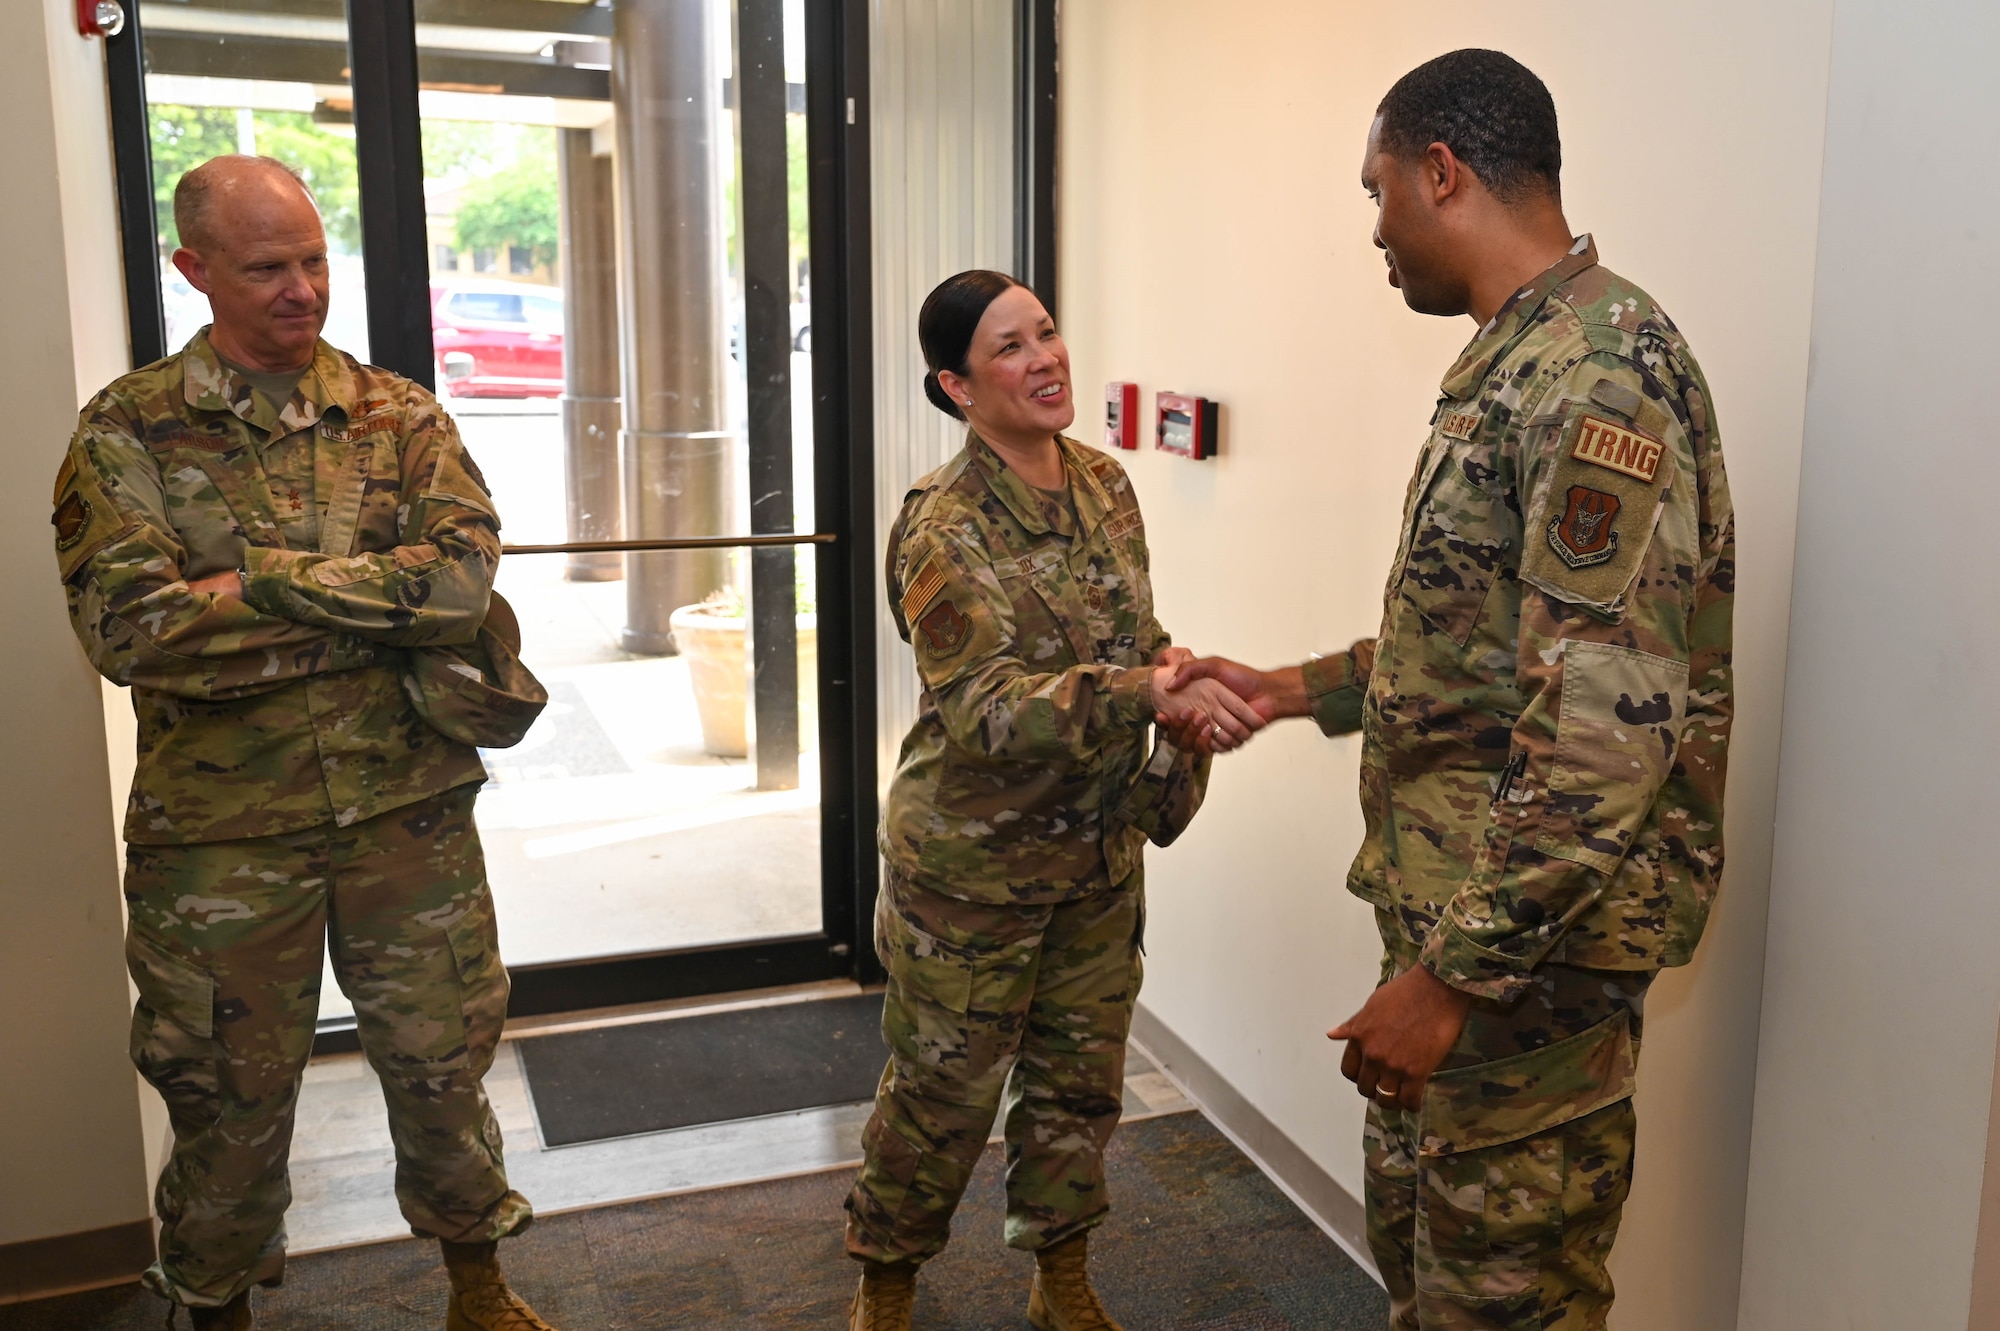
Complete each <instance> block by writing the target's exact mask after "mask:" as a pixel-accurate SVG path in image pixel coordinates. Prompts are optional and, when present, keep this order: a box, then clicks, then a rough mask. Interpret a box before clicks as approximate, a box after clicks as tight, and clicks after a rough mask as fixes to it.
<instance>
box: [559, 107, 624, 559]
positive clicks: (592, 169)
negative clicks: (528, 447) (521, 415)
mask: <svg viewBox="0 0 2000 1331" xmlns="http://www.w3.org/2000/svg"><path fill="white" fill-rule="evenodd" d="M591 138H592V133H591V131H590V130H587V129H565V130H561V131H558V133H557V136H556V167H557V174H558V178H559V179H560V181H561V194H562V285H563V395H562V421H563V476H564V480H565V482H566V483H567V487H568V507H569V539H570V540H572V541H616V540H620V539H622V538H623V536H624V534H625V522H624V513H623V511H622V508H621V505H622V504H623V502H624V501H623V499H622V497H621V495H620V493H619V491H620V486H619V483H618V482H619V476H618V424H619V422H618V411H619V408H618V387H619V385H618V373H619V371H618V225H617V216H616V213H615V211H614V210H615V209H616V208H617V206H618V200H617V191H616V189H614V188H613V183H612V178H611V173H612V166H611V158H610V157H609V156H603V157H600V156H597V155H595V154H593V153H592V152H591ZM563 575H564V576H565V577H567V578H568V579H569V580H570V581H571V582H611V581H614V580H615V579H618V578H622V577H624V576H625V558H624V556H623V555H616V554H573V555H571V556H569V562H568V564H567V565H566V567H565V568H564V570H563Z"/></svg>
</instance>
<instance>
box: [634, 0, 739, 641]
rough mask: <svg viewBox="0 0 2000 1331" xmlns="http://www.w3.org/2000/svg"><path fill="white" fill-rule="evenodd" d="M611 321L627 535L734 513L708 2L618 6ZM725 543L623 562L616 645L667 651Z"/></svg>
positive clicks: (697, 529) (717, 523) (688, 529)
mask: <svg viewBox="0 0 2000 1331" xmlns="http://www.w3.org/2000/svg"><path fill="white" fill-rule="evenodd" d="M612 24H613V31H614V40H613V43H612V56H611V100H612V104H613V106H614V108H615V110H616V113H617V121H618V170H619V179H618V209H619V223H620V227H619V257H620V259H621V262H620V264H619V274H618V276H619V297H620V298H619V324H620V328H621V331H622V332H623V338H622V339H621V347H620V352H621V360H622V362H623V373H622V381H623V386H624V400H625V401H624V421H625V428H624V429H623V430H622V431H621V432H620V434H619V449H620V452H621V454H622V456H623V464H624V466H623V469H624V477H625V533H626V535H627V536H630V537H632V538H634V539H648V538H654V537H676V536H706V535H712V534H717V533H720V532H722V531H723V530H724V524H725V523H727V522H728V520H729V512H730V497H731V489H732V485H733V480H734V472H735V468H734V457H733V454H734V445H735V437H734V435H733V434H732V433H731V431H730V429H729V420H728V413H729V407H728V398H727V394H726V384H725V379H724V368H725V366H724V362H725V358H726V357H727V355H728V353H727V351H726V350H725V338H726V333H725V330H724V326H723V325H724V306H723V273H722V201H721V198H720V188H719V180H718V171H717V152H718V148H719V144H718V141H717V140H718V134H717V130H718V127H719V121H720V119H721V107H720V102H721V92H722V80H721V75H720V72H719V71H718V69H717V65H716V49H715V48H716V31H715V11H714V8H713V6H712V4H711V3H710V0H616V3H615V4H614V6H613V9H612ZM728 576H729V574H728V559H727V556H726V555H724V554H722V553H720V552H716V553H701V552H691V553H679V554H633V555H628V556H627V557H626V562H625V588H626V591H625V632H624V634H623V637H622V643H623V646H624V648H625V650H626V651H629V652H636V653H641V654H646V655H665V654H668V653H671V652H673V651H674V645H673V639H672V637H671V636H670V635H669V633H668V616H669V615H671V614H672V613H673V611H674V610H675V609H676V608H677V607H679V606H683V605H689V604H692V603H694V602H696V601H699V600H701V599H702V598H703V597H704V596H706V595H707V594H708V593H709V592H711V591H714V590H716V589H717V588H719V587H722V586H723V585H725V584H726V583H727V581H728Z"/></svg>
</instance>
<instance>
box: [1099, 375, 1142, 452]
mask: <svg viewBox="0 0 2000 1331" xmlns="http://www.w3.org/2000/svg"><path fill="white" fill-rule="evenodd" d="M1104 446H1105V447H1106V448H1137V447H1138V446H1139V385H1137V384H1106V385H1104Z"/></svg>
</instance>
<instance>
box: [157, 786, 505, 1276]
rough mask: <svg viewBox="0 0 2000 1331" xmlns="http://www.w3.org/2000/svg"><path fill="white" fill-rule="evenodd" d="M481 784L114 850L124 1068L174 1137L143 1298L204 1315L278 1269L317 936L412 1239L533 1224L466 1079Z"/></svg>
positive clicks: (478, 1023)
mask: <svg viewBox="0 0 2000 1331" xmlns="http://www.w3.org/2000/svg"><path fill="white" fill-rule="evenodd" d="M477 789H478V788H477V787H476V786H461V787H459V788H457V789H455V790H450V791H447V792H445V793H444V794H442V795H435V796H432V797H430V798H427V799H424V800H420V801H418V802H416V803H414V804H408V805H404V806H403V807H401V808H398V809H393V810H391V811H389V812H388V813H384V814H380V815H378V816H376V817H374V818H370V819H366V820H364V821H361V822H357V823H355V824H353V825H352V826H350V827H345V828H342V827H336V826H334V825H332V824H327V825H325V826H321V827H316V828H312V829H310V830H307V831H303V832H293V833H286V834H282V835H278V836H267V837H255V838H249V839H245V840H239V841H215V842H207V843H197V844H192V845H178V846H132V847H130V848H129V851H128V860H127V867H126V873H125V898H126V902H127V905H128V908H129V913H130V928H129V931H128V934H127V937H126V960H127V963H128V965H129V966H130V968H131V972H132V978H133V980H134V981H135V982H136V983H137V985H138V989H139V1001H138V1004H137V1007H136V1009H135V1011H134V1012H133V1014H132V1061H133V1062H134V1063H135V1064H136V1065H137V1066H138V1068H139V1071H140V1073H141V1075H143V1076H144V1077H145V1078H146V1080H147V1081H149V1082H151V1083H152V1084H153V1086H154V1087H155V1088H156V1089H157V1090H158V1091H159V1092H160V1095H161V1096H162V1098H164V1099H165V1101H166V1103H167V1110H168V1113H169V1115H170V1117H171V1119H172V1122H173V1130H174V1146H173V1153H172V1155H171V1157H170V1158H169V1159H168V1161H167V1164H166V1167H165V1168H164V1169H163V1170H162V1171H161V1173H160V1179H159V1183H158V1186H157V1189H156V1192H155V1198H154V1203H155V1207H156V1209H157V1211H158V1214H159V1217H160V1223H161V1229H160V1260H159V1262H158V1263H157V1264H156V1265H155V1266H154V1267H153V1268H152V1270H150V1271H149V1272H147V1283H148V1284H149V1285H150V1286H151V1287H152V1288H153V1289H154V1290H155V1291H156V1292H158V1293H160V1294H162V1295H164V1296H166V1297H167V1298H169V1299H171V1300H173V1301H175V1302H177V1303H182V1304H188V1305H194V1306H213V1305H218V1304H221V1303H225V1302H227V1301H228V1300H229V1299H231V1298H233V1297H234V1296H235V1295H236V1294H237V1292H238V1291H240V1290H243V1289H246V1288H248V1287H249V1286H250V1285H253V1284H276V1283H278V1282H279V1281H280V1280H281V1278H282V1277H283V1274H284V1263H285V1231H284V1215H285V1208H286V1207H287V1206H288V1205H289V1204H290V1202H291V1181H290V1176H289V1174H288V1173H287V1170H286V1157H287V1155H288V1154H289V1152H290V1148H291V1140H292V1118H293V1114H294V1112H295V1111H296V1109H297V1106H298V1097H299V1085H300V1081H301V1079H302V1076H303V1074H304V1070H305V1065H306V1059H307V1057H308V1056H309V1055H310V1053H311V1052H312V1039H313V1028H314V1023H315V1019H316V1017H317V1015H318V1011H319V993H320V976H321V968H322V956H323V950H324V948H325V947H326V945H327V940H328V939H329V937H330V938H331V940H332V947H333V968H334V972H335V974H336V975H337V976H338V977H339V981H340V986H341V989H342V990H343V991H344V992H345V993H346V994H347V996H348V997H349V998H350V999H351V1000H352V1001H353V1003H354V1011H355V1019H356V1024H357V1026H358V1028H359V1034H360V1037H361V1045H362V1048H363V1049H364V1050H365V1051H366V1052H367V1054H368V1059H369V1062H370V1063H371V1064H372V1065H373V1067H374V1069H375V1072H376V1074H377V1076H379V1077H380V1078H381V1082H382V1090H383V1094H384V1097H385V1098H386V1099H387V1101H388V1109H389V1128H390V1133H391V1135H392V1136H393V1138H394V1140H395V1146H396V1197H397V1200H398V1201H399V1202H400V1203H401V1204H402V1210H403V1215H404V1217H405V1218H406V1219H408V1221H409V1222H410V1228H411V1230H412V1231H413V1232H414V1233H417V1234H419V1235H429V1236H435V1237H438V1238H444V1239H453V1240H458V1241H461V1242H475V1241H484V1240H488V1239H496V1238H499V1237H501V1236H503V1235H506V1234H508V1233H511V1232H513V1231H515V1230H518V1229H520V1228H521V1227H522V1226H523V1225H525V1224H526V1223H527V1222H528V1221H529V1220H530V1219H531V1218H532V1215H533V1212H532V1210H531V1209H530V1208H529V1206H528V1203H527V1200H526V1199H525V1198H523V1197H521V1196H520V1195H519V1194H518V1193H515V1192H512V1191H510V1190H509V1189H508V1187H507V1175H506V1169H505V1166H504V1163H503V1161H502V1158H501V1149H500V1128H499V1125H498V1124H497V1123H496V1122H495V1121H494V1117H493V1111H492V1109H491V1107H490V1106H489V1105H488V1104H487V1100H486V1092H485V1090H484V1089H483V1088H482V1086H481V1085H480V1081H481V1078H483V1077H484V1076H485V1074H486V1070H487V1069H488V1068H489V1067H490V1066H492V1063H493V1055H494V1051H495V1049H496V1047H497V1046H498V1043H499V1038H500V1028H501V1023H502V1020H503V1018H504V1017H505V1015H506V1008H507V973H506V971H505V970H504V969H503V968H502V966H501V962H500V954H499V946H498V941H499V940H498V935H497V933H496V930H495V925H494V915H493V901H492V898H491V896H490V895H489V894H488V892H487V888H486V876H485V867H484V861H483V859H482V857H481V854H480V849H479V834H478V831H477V830H476V829H475V827H474V826H473V821H472V802H473V797H474V795H475V794H476V793H477Z"/></svg>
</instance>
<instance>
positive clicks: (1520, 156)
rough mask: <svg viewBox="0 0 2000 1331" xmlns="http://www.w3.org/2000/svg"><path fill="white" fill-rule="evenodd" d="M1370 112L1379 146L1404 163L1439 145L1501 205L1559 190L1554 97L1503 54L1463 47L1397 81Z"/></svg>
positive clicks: (1559, 140)
mask: <svg viewBox="0 0 2000 1331" xmlns="http://www.w3.org/2000/svg"><path fill="white" fill-rule="evenodd" d="M1375 114H1376V115H1377V116H1379V117H1381V120H1382V128H1381V130H1380V131H1379V132H1378V135H1377V138H1376V142H1377V144H1379V145H1380V147H1381V148H1382V150H1383V151H1385V152H1387V153H1389V154H1390V155H1391V156H1393V157H1397V158H1400V159H1402V160H1404V161H1408V160H1409V159H1410V158H1412V157H1415V156H1418V155H1420V154H1421V153H1422V152H1423V151H1424V150H1425V149H1426V148H1428V147H1430V146H1431V145H1432V144H1433V143H1442V144H1443V145H1444V146H1445V147H1447V148H1449V149H1451V151H1452V155H1453V156H1455V157H1457V158H1458V160H1459V161H1461V162H1463V163H1465V165H1467V166H1468V167H1470V168H1472V173H1473V174H1474V175H1476V176H1478V177H1479V180H1480V183H1481V184H1483V185H1485V186H1486V188H1487V189H1488V190H1491V191H1492V193H1493V195H1494V197H1495V198H1497V199H1499V200H1500V201H1501V202H1502V203H1513V202H1515V201H1516V200H1518V199H1520V198H1521V197H1522V196H1523V195H1526V194H1528V193H1531V192H1533V193H1540V192H1547V193H1549V194H1558V193H1560V192H1561V190H1562V136H1561V135H1560V134H1558V133H1557V132H1556V103H1555V99H1554V98H1553V97H1550V96H1549V90H1548V87H1547V85H1545V84H1544V83H1543V82H1542V81H1541V80H1540V79H1538V78H1536V77H1535V73H1534V71H1533V70H1531V69H1529V68H1528V67H1527V66H1526V65H1524V64H1522V63H1521V62H1520V61H1518V60H1516V59H1514V57H1512V56H1510V55H1507V54H1505V53H1503V52H1500V51H1482V50H1479V49H1477V48H1467V49H1466V50H1463V51H1452V52H1449V53H1448V54H1445V55H1441V56H1439V57H1438V58H1437V59H1435V60H1430V61H1426V62H1425V63H1423V64H1421V65H1418V66H1417V67H1416V68H1415V69H1413V70H1411V71H1410V72H1409V73H1407V74H1405V75H1403V77H1402V78H1400V79H1397V80H1396V86H1395V87H1393V88H1391V89H1389V93H1388V95H1387V96H1386V97H1384V98H1383V99H1382V104H1381V105H1380V106H1378V107H1376V108H1375Z"/></svg>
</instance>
